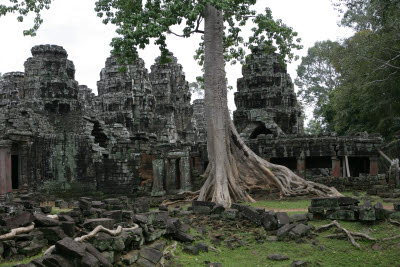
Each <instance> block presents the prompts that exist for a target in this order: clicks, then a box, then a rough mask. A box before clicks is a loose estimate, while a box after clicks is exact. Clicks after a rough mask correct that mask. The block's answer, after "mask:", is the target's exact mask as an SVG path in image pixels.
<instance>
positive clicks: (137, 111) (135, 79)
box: [97, 56, 155, 132]
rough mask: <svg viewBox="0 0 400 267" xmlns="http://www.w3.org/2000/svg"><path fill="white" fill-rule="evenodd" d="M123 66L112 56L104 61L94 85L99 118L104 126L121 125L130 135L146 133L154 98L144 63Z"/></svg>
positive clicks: (140, 60) (139, 60)
mask: <svg viewBox="0 0 400 267" xmlns="http://www.w3.org/2000/svg"><path fill="white" fill-rule="evenodd" d="M121 67H122V65H120V64H118V62H117V58H116V57H114V56H112V57H109V58H108V59H107V61H106V66H105V68H103V69H102V71H101V73H100V81H98V82H97V87H98V94H99V101H100V105H101V106H100V107H99V110H101V111H102V114H101V117H102V118H103V120H104V121H105V123H106V124H113V123H120V124H122V125H123V126H124V127H126V128H127V129H128V130H129V131H131V132H139V131H141V132H142V131H149V130H150V128H151V127H152V121H153V110H154V105H155V104H154V96H153V94H152V87H151V83H150V81H149V75H148V71H147V69H146V68H145V64H144V61H143V60H142V59H141V58H137V59H136V61H135V62H134V64H131V65H125V66H124V67H125V68H126V71H125V72H123V71H121V69H120V68H121Z"/></svg>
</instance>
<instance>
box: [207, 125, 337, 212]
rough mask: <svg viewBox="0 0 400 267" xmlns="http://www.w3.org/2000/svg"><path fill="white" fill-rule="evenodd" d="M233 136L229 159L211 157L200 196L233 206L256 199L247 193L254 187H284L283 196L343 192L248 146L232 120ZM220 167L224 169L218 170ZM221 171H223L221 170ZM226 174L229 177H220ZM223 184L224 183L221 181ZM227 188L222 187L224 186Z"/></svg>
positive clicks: (335, 194)
mask: <svg viewBox="0 0 400 267" xmlns="http://www.w3.org/2000/svg"><path fill="white" fill-rule="evenodd" d="M229 122H230V138H229V140H228V141H227V145H228V146H229V148H228V149H227V150H228V155H227V158H228V160H227V162H225V163H224V164H220V165H222V167H221V166H217V163H214V162H213V161H212V160H210V163H209V166H208V168H207V170H206V171H205V173H204V174H203V176H204V177H206V178H207V180H206V182H205V183H204V185H203V187H202V188H201V191H200V195H199V200H211V201H215V202H218V203H220V204H223V205H224V206H226V207H227V206H230V205H231V203H232V201H247V202H254V200H253V199H252V198H251V197H250V195H249V194H248V193H247V192H248V191H249V190H251V189H261V190H263V189H264V190H265V189H272V188H276V189H278V190H279V191H280V194H281V197H287V196H301V195H314V196H320V197H333V196H342V194H340V193H339V192H338V191H337V190H336V189H335V188H333V187H327V186H325V185H322V184H318V183H314V182H311V181H307V180H305V179H303V178H301V177H299V176H298V175H296V174H295V173H293V172H292V171H291V170H289V169H288V168H286V167H284V166H280V165H275V164H272V163H270V162H268V161H266V160H264V159H262V158H260V157H259V156H257V155H256V154H255V153H254V152H253V151H252V150H251V149H250V148H248V147H247V146H246V144H245V143H244V142H243V140H242V139H241V138H240V136H239V134H238V133H237V131H236V129H235V126H234V125H233V122H232V120H230V118H229ZM216 168H219V169H220V170H219V171H218V170H216ZM217 173H219V174H217ZM218 175H220V176H221V177H226V179H225V181H224V180H223V179H222V180H221V178H220V177H218ZM219 184H221V185H219ZM223 189H224V190H225V191H222V190H223Z"/></svg>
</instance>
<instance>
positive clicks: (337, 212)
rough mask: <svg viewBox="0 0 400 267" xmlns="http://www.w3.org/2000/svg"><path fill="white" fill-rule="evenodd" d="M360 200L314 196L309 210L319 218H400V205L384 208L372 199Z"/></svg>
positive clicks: (352, 219) (351, 219)
mask: <svg viewBox="0 0 400 267" xmlns="http://www.w3.org/2000/svg"><path fill="white" fill-rule="evenodd" d="M359 203H360V201H358V200H357V199H354V198H351V197H336V198H314V199H312V200H311V206H309V207H308V211H309V213H310V214H312V215H313V217H314V218H317V219H325V218H326V219H331V220H342V221H360V222H375V221H381V220H384V219H387V218H391V219H395V218H400V212H399V211H400V205H399V204H394V210H388V209H384V207H383V205H382V203H380V202H378V203H376V204H375V205H372V203H371V202H370V201H364V203H363V204H362V205H361V206H359V205H358V204H359Z"/></svg>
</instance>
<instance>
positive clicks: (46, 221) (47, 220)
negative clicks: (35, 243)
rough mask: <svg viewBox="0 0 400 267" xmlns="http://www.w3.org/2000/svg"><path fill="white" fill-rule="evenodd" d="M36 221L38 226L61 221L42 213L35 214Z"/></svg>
mask: <svg viewBox="0 0 400 267" xmlns="http://www.w3.org/2000/svg"><path fill="white" fill-rule="evenodd" d="M34 223H35V226H36V227H51V226H58V225H60V222H59V221H57V220H54V219H51V218H49V217H47V216H45V215H41V214H35V215H34Z"/></svg>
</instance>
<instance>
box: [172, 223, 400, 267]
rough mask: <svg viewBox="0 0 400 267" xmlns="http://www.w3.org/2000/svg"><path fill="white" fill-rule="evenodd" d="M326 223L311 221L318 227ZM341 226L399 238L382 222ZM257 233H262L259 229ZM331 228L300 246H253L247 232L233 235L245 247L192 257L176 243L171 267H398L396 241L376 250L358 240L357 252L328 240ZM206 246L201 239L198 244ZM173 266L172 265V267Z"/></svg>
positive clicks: (344, 242)
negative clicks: (215, 265)
mask: <svg viewBox="0 0 400 267" xmlns="http://www.w3.org/2000/svg"><path fill="white" fill-rule="evenodd" d="M327 223H329V221H318V222H312V223H311V224H313V225H315V226H318V225H322V224H327ZM341 224H342V226H343V227H345V228H347V229H348V230H351V231H358V232H363V233H368V234H369V235H370V236H372V237H376V238H381V237H387V236H392V235H399V234H400V228H399V227H397V228H396V227H395V226H393V225H390V224H388V223H386V222H382V223H380V224H377V225H372V226H369V225H363V224H361V223H357V222H353V223H351V222H341ZM260 231H263V230H261V229H260ZM332 233H334V229H331V230H329V231H327V232H323V233H320V234H319V235H318V236H317V237H315V239H307V240H305V242H304V243H300V244H298V243H296V242H294V241H290V242H279V241H265V243H264V244H257V243H256V241H255V239H254V237H253V236H252V235H251V234H248V233H242V232H237V233H236V235H237V236H240V238H242V241H243V242H245V243H246V244H248V245H246V246H242V247H239V248H235V249H230V248H228V247H227V246H226V244H225V243H224V242H223V243H222V244H221V245H220V246H219V247H218V249H220V250H221V252H220V253H216V252H208V253H201V254H200V255H197V256H193V255H189V254H186V253H184V252H182V249H183V247H184V245H183V244H179V247H178V249H177V253H176V257H175V258H174V262H173V263H174V264H176V265H177V266H178V265H179V264H180V265H182V266H204V261H210V262H219V263H222V264H223V266H288V265H290V264H291V262H292V261H294V260H305V261H308V262H309V263H310V264H311V266H399V260H400V256H399V254H398V251H399V249H400V242H399V241H398V240H394V241H386V242H379V243H378V244H379V246H380V248H379V250H374V249H373V248H372V247H373V245H374V244H375V243H374V242H372V241H361V240H360V241H358V242H359V243H360V245H361V247H362V248H361V249H357V248H356V247H354V246H353V245H352V244H351V243H350V242H349V241H347V240H337V239H328V238H326V236H327V235H329V234H332ZM202 242H205V243H208V244H210V240H209V239H208V238H207V237H205V240H204V241H202ZM269 254H283V255H286V256H288V257H289V258H290V260H287V261H282V262H274V261H271V260H269V259H268V258H267V256H268V255H269ZM173 266H175V265H173Z"/></svg>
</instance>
